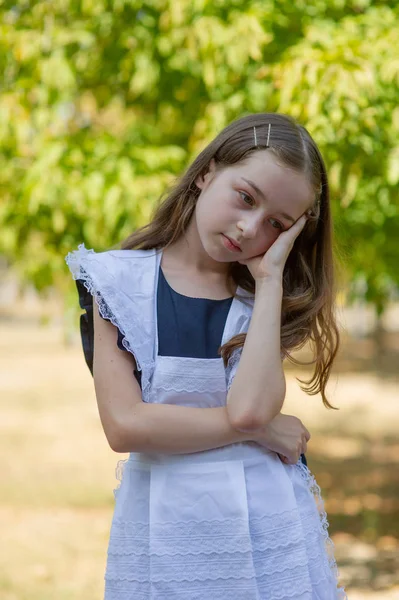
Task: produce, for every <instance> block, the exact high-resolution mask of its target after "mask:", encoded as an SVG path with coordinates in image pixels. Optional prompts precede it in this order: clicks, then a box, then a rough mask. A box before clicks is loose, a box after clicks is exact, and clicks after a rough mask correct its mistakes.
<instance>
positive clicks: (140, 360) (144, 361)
mask: <svg viewBox="0 0 399 600" xmlns="http://www.w3.org/2000/svg"><path fill="white" fill-rule="evenodd" d="M100 254H101V253H100ZM103 254H105V253H103ZM97 256H98V255H97V253H96V252H94V250H91V249H87V248H85V245H84V244H79V246H78V249H77V250H75V251H74V252H69V253H68V254H67V256H66V257H65V262H66V263H67V265H68V267H69V269H70V271H71V273H72V277H73V279H75V280H76V279H79V280H80V281H82V282H83V284H84V286H85V287H86V289H87V291H88V292H89V293H90V294H91V295H92V296H93V298H94V299H95V301H96V303H97V305H98V309H99V312H100V314H101V316H102V317H104V318H106V319H109V320H110V321H111V323H112V324H113V325H115V326H116V327H118V329H119V330H120V332H121V334H122V344H123V346H124V347H125V348H126V350H128V351H129V352H131V353H132V354H133V356H134V357H135V359H136V363H137V368H138V370H139V371H141V372H142V379H141V384H142V393H143V400H144V396H145V399H146V401H147V396H148V391H149V385H150V381H149V377H150V373H151V372H152V370H153V367H154V361H153V360H152V358H150V357H151V354H152V339H150V338H149V336H148V335H147V334H146V331H145V326H147V327H148V326H150V325H151V323H149V322H146V321H145V320H143V319H141V320H140V321H139V320H138V318H137V317H136V316H135V311H133V310H132V309H131V306H130V307H128V308H125V307H124V306H123V302H121V296H122V295H123V294H124V292H123V290H121V289H120V286H118V283H117V281H116V280H115V276H114V274H113V273H111V272H110V271H109V269H107V266H106V265H105V264H104V262H103V261H101V259H99V258H98V257H97ZM87 259H89V260H87ZM86 268H87V269H88V270H90V271H91V273H89V272H88V271H86ZM96 269H97V273H96ZM95 274H97V280H96V277H95ZM100 276H101V281H99V280H98V279H99V277H100ZM110 307H111V308H110ZM143 325H144V327H143ZM133 339H134V349H133V347H132V346H131V344H130V341H129V340H133Z"/></svg>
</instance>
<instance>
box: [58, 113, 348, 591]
mask: <svg viewBox="0 0 399 600" xmlns="http://www.w3.org/2000/svg"><path fill="white" fill-rule="evenodd" d="M66 261H67V263H68V265H69V267H70V269H71V271H72V274H73V277H74V278H75V279H76V280H78V289H79V292H80V302H81V306H82V307H84V308H86V315H84V316H83V319H82V336H83V343H84V349H85V355H86V361H87V363H88V364H89V366H90V368H92V369H93V373H94V384H95V390H96V396H97V402H98V408H99V413H100V418H101V422H102V425H103V428H104V431H105V435H106V437H107V439H108V442H109V444H110V446H111V448H112V449H113V450H114V451H116V452H129V453H130V456H129V458H128V460H127V461H123V478H122V477H120V479H121V484H120V487H119V488H118V489H117V490H115V497H116V503H115V512H114V516H113V521H112V527H111V535H110V541H109V547H108V559H107V568H106V574H105V598H106V600H169V599H173V600H179V599H181V600H231V599H233V600H277V599H278V600H289V599H291V600H292V599H295V600H333V599H336V598H340V599H342V598H346V595H345V592H344V590H343V588H338V584H337V570H336V564H335V560H334V556H333V554H332V553H331V546H332V544H331V543H330V540H329V538H328V533H327V525H328V523H327V520H326V515H325V512H324V509H323V505H322V500H321V497H320V490H319V488H318V486H317V484H316V482H315V480H314V478H313V476H312V475H311V474H310V472H309V470H308V469H307V467H306V466H305V465H304V464H303V462H302V461H301V460H300V455H301V454H303V453H304V452H305V451H306V449H307V442H308V441H309V438H310V435H309V432H308V431H307V429H306V427H304V425H303V424H302V423H301V421H300V420H299V419H296V418H295V417H293V416H289V415H284V414H281V412H280V411H281V409H282V406H283V402H284V396H285V378H284V371H283V367H282V359H283V358H284V357H285V356H287V355H289V353H290V352H292V351H293V350H294V349H296V348H299V347H301V346H302V345H303V344H304V343H305V342H306V341H308V340H311V341H312V342H313V345H314V353H315V372H314V375H313V377H312V379H311V380H310V381H309V382H307V383H308V387H307V391H308V392H309V393H311V394H315V393H317V392H320V393H321V395H322V398H323V402H324V404H325V405H326V406H330V405H329V403H328V400H327V398H326V393H325V391H326V384H327V380H328V377H329V374H330V370H331V366H332V363H333V359H334V357H335V354H336V351H337V346H338V333H337V327H336V324H335V321H334V317H333V313H332V279H333V275H332V250H331V218H330V207H329V188H328V182H327V176H326V171H325V166H324V163H323V160H322V157H321V156H320V153H319V151H318V149H317V147H316V145H315V143H314V141H313V140H312V138H311V137H310V135H309V134H308V132H307V131H306V130H305V129H304V128H303V127H301V126H300V125H298V124H297V123H295V122H294V121H293V120H292V119H291V118H289V117H287V116H284V115H279V114H255V115H250V116H247V117H244V118H242V119H239V120H238V121H236V122H234V123H232V124H231V125H229V126H228V127H226V129H224V130H223V131H222V132H221V133H220V134H219V135H218V136H217V137H216V139H215V140H214V141H213V142H211V143H210V144H209V146H207V147H206V148H205V150H203V151H202V152H201V154H200V155H199V156H198V157H197V158H196V160H195V161H194V162H193V163H192V165H191V166H190V167H189V168H188V170H187V172H186V173H185V174H184V175H183V176H182V177H181V179H180V180H179V181H178V183H177V185H176V186H175V188H174V189H173V191H172V192H171V193H170V194H169V196H168V197H167V198H166V200H165V201H164V202H163V203H162V204H161V205H160V206H159V207H158V209H157V211H156V213H155V216H154V218H153V220H152V222H151V223H149V224H148V225H147V226H145V227H143V228H142V229H140V230H138V231H136V232H135V233H133V234H132V235H131V236H130V237H129V238H128V239H127V240H126V241H125V242H124V243H123V245H122V250H110V251H108V252H102V253H95V252H94V251H93V250H87V249H86V248H85V247H84V245H83V244H82V245H80V246H79V249H78V250H76V251H75V252H72V253H70V254H68V256H67V257H66ZM91 296H93V297H94V299H95V301H96V302H95V303H92V297H91ZM93 304H94V307H93ZM92 319H93V320H94V332H93V324H92ZM93 345H94V357H93Z"/></svg>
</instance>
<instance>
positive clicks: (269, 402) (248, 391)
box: [227, 277, 286, 431]
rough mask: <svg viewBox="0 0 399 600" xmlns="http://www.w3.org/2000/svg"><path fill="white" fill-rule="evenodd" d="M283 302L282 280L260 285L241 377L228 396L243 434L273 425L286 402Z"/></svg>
mask: <svg viewBox="0 0 399 600" xmlns="http://www.w3.org/2000/svg"><path fill="white" fill-rule="evenodd" d="M281 301H282V282H281V279H279V278H277V277H271V278H269V279H265V280H264V281H262V282H261V283H260V284H259V285H258V287H257V289H256V293H255V302H254V308H253V312H252V317H251V322H250V325H249V328H248V332H247V336H246V340H245V343H244V347H243V350H242V354H241V357H240V362H239V365H238V367H237V373H236V375H235V377H234V380H233V383H232V386H231V388H230V390H229V393H228V396H227V408H228V413H229V419H230V421H231V422H232V423H233V424H234V425H235V426H236V427H237V429H241V430H242V431H244V430H245V429H247V430H248V431H249V430H254V429H256V428H257V427H260V426H262V425H263V426H264V425H265V424H267V423H268V422H270V421H271V420H272V419H273V418H274V417H275V416H276V415H277V414H278V413H279V412H280V410H281V408H282V405H283V402H284V397H285V391H286V384H285V376H284V371H283V367H282V361H281V355H280V352H281V350H280V346H281Z"/></svg>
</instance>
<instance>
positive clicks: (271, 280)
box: [255, 274, 283, 297]
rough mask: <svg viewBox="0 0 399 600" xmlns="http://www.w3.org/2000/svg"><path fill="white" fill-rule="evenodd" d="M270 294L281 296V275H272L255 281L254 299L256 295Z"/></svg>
mask: <svg viewBox="0 0 399 600" xmlns="http://www.w3.org/2000/svg"><path fill="white" fill-rule="evenodd" d="M270 293H274V294H275V293H277V294H281V295H282V294H283V276H282V274H281V275H279V274H273V275H268V276H267V277H262V278H260V279H255V297H256V296H257V295H258V296H260V295H270Z"/></svg>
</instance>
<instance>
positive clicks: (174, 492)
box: [66, 244, 346, 600]
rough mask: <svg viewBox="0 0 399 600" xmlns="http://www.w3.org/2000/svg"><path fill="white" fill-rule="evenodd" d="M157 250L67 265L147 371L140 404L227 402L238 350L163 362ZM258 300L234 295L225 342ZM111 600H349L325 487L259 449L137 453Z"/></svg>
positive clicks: (108, 593)
mask: <svg viewBox="0 0 399 600" xmlns="http://www.w3.org/2000/svg"><path fill="white" fill-rule="evenodd" d="M161 257H162V251H155V250H115V251H108V252H102V253H95V252H94V251H93V250H87V249H86V248H85V247H84V245H83V244H82V245H80V246H79V249H78V250H77V251H75V252H72V253H70V254H69V255H68V256H67V258H66V260H67V263H68V265H69V267H70V269H71V271H72V274H73V277H74V278H75V279H80V280H82V281H83V282H84V283H85V285H86V287H87V289H88V290H89V291H90V292H91V293H92V294H93V296H94V298H95V299H96V301H97V303H98V305H99V308H100V312H101V314H102V316H104V317H106V318H108V319H110V320H111V321H112V322H113V323H114V324H115V325H116V326H118V327H119V329H120V331H121V332H122V334H123V336H124V339H123V344H124V346H125V347H126V348H127V349H128V350H129V351H130V352H132V353H133V354H134V356H135V358H136V362H137V365H138V368H139V370H140V371H141V385H142V395H143V400H144V402H150V403H159V404H160V403H163V404H175V405H180V406H191V407H207V408H209V407H219V406H224V405H225V403H226V396H227V391H228V389H229V387H230V385H231V383H232V381H233V378H234V374H235V372H236V369H237V365H238V361H239V352H236V353H235V354H233V356H232V358H231V359H230V361H229V365H228V367H227V369H225V368H224V365H223V360H222V358H215V359H208V358H206V359H199V358H186V357H185V358H183V357H172V356H158V335H157V310H156V292H157V284H158V273H159V265H160V261H161ZM252 307H253V296H251V295H250V294H249V293H248V292H246V291H245V290H243V289H242V288H238V290H237V297H235V298H234V299H233V302H232V304H231V306H230V310H229V313H228V316H227V320H226V323H225V328H224V332H223V337H222V343H223V344H224V343H226V342H227V341H228V340H229V339H230V338H231V337H233V336H234V335H237V334H238V333H243V332H246V331H247V330H248V326H249V322H250V318H251V314H252ZM117 474H118V478H119V479H120V481H121V483H120V486H119V488H118V489H117V490H115V499H116V502H115V510H114V515H113V520H112V527H111V534H110V541H109V547H108V559H107V568H106V573H105V600H172V599H173V600H232V599H233V600H337V599H339V600H344V599H345V598H346V594H345V592H344V590H343V588H340V587H338V584H337V578H338V573H337V568H336V563H335V559H334V555H333V545H332V543H331V541H330V539H329V537H328V531H327V527H328V522H327V518H326V514H325V512H324V508H323V502H322V499H321V495H320V489H319V487H318V485H317V483H316V482H315V480H314V477H313V476H312V475H311V473H310V471H309V470H308V468H307V467H306V466H304V465H303V464H302V463H301V462H298V463H297V464H296V465H285V464H283V463H282V462H281V460H280V459H279V458H278V456H277V455H276V454H275V453H274V452H271V451H268V450H266V449H264V448H262V447H261V446H259V445H258V444H256V443H252V442H247V443H238V444H231V445H229V446H224V447H222V448H217V449H214V450H208V451H205V452H196V453H192V454H185V455H167V454H160V453H141V452H132V453H130V456H129V458H128V459H127V460H126V461H120V462H119V463H118V470H117Z"/></svg>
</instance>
